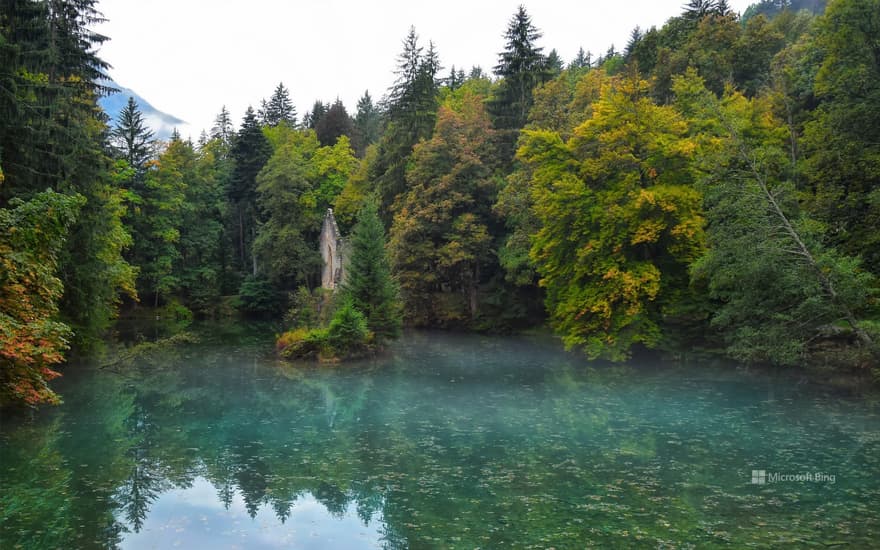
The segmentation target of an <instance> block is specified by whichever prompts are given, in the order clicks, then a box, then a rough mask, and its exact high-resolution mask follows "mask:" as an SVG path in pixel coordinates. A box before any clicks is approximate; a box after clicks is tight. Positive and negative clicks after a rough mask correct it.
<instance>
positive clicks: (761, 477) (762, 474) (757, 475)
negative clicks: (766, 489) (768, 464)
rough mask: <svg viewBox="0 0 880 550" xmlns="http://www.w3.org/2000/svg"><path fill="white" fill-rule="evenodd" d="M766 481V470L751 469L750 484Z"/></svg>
mask: <svg viewBox="0 0 880 550" xmlns="http://www.w3.org/2000/svg"><path fill="white" fill-rule="evenodd" d="M765 483H767V470H752V484H753V485H764V484H765Z"/></svg>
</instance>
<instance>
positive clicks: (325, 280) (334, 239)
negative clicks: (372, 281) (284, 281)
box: [318, 208, 345, 290]
mask: <svg viewBox="0 0 880 550" xmlns="http://www.w3.org/2000/svg"><path fill="white" fill-rule="evenodd" d="M318 246H319V247H320V249H321V258H323V260H324V269H323V270H322V271H321V286H322V287H324V288H327V289H330V290H334V289H335V288H336V287H337V286H339V284H340V283H342V280H343V277H344V276H345V254H344V252H345V251H344V248H345V242H344V240H343V238H342V235H340V234H339V227H338V226H337V225H336V217H335V216H333V209H332V208H328V209H327V214H326V215H325V216H324V225H323V226H322V227H321V238H320V241H319V243H318Z"/></svg>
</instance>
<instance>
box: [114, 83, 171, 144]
mask: <svg viewBox="0 0 880 550" xmlns="http://www.w3.org/2000/svg"><path fill="white" fill-rule="evenodd" d="M103 84H105V85H106V86H109V87H111V88H116V89H117V90H119V91H118V92H116V93H114V94H111V95H108V96H104V97H102V98H100V99H99V100H98V103H99V104H100V105H101V108H103V109H104V112H106V113H107V116H109V117H110V126H113V125H114V124H116V121H117V119H118V118H119V113H120V111H122V109H123V107H125V104H126V103H128V98H129V97H133V98H134V100H135V101H136V102H137V104H138V108H139V109H140V111H141V112H142V113H143V115H144V121H146V123H147V125H149V127H150V129H151V130H153V131H154V132H155V133H156V137H157V138H158V139H168V138H170V137H171V132H172V131H173V130H174V128H178V127H180V126H182V125H184V124H186V121H184V120H181V119H179V118H177V117H176V116H173V115H169V114H168V113H163V112H162V111H160V110H159V109H156V108H155V107H153V106H152V105H151V104H150V102H149V101H147V100H146V99H144V98H143V97H141V96H140V95H138V93H137V92H135V91H134V90H132V89H130V88H125V87H123V86H120V85H119V84H117V83H116V82H114V81H112V80H107V81H106V82H104V83H103Z"/></svg>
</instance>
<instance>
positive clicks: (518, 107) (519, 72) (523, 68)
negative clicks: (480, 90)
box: [490, 6, 546, 129]
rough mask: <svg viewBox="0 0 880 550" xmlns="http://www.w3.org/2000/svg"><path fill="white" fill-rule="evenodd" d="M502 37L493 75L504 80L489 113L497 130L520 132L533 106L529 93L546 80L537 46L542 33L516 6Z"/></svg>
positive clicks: (523, 11)
mask: <svg viewBox="0 0 880 550" xmlns="http://www.w3.org/2000/svg"><path fill="white" fill-rule="evenodd" d="M504 37H505V39H506V40H507V42H506V45H505V49H504V51H503V52H501V53H500V54H499V59H498V65H496V66H495V74H496V75H498V76H500V77H502V78H503V80H502V81H501V82H500V83H499V87H498V89H497V92H496V95H495V96H494V97H493V98H492V100H491V102H490V112H491V113H492V115H493V117H494V120H495V127H496V128H501V129H519V128H522V127H523V126H525V123H526V118H527V117H528V113H529V109H530V108H531V106H532V90H533V89H534V87H535V86H537V85H538V84H539V83H541V82H542V81H543V80H545V75H546V72H545V61H544V56H543V55H542V54H541V51H542V48H540V47H538V46H537V44H536V42H537V40H538V39H539V38H541V33H540V32H538V29H536V28H535V26H534V25H532V19H531V17H529V15H528V14H527V13H526V9H525V7H523V6H519V8H518V9H517V12H516V14H514V16H513V17H512V18H511V20H510V23H509V24H508V26H507V31H506V32H505V34H504Z"/></svg>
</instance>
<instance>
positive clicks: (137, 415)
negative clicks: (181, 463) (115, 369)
mask: <svg viewBox="0 0 880 550" xmlns="http://www.w3.org/2000/svg"><path fill="white" fill-rule="evenodd" d="M142 400H143V397H142V396H136V397H135V400H134V406H133V407H132V412H131V415H130V416H129V417H128V418H127V419H126V420H125V422H124V425H125V427H126V429H127V431H128V441H129V442H130V447H129V448H128V450H127V452H126V455H127V456H128V458H129V462H130V470H129V474H128V477H127V478H126V479H125V481H123V483H122V485H121V486H120V487H119V489H118V490H117V491H116V496H115V498H116V501H117V502H118V503H119V508H120V509H121V511H122V514H123V517H124V518H125V521H126V522H127V523H128V525H129V527H130V528H131V529H133V530H134V532H135V533H138V532H140V530H141V527H142V526H143V524H144V520H146V518H147V514H148V513H149V511H150V505H151V504H152V503H153V502H154V501H155V500H156V499H157V498H158V497H159V495H160V494H162V493H163V492H164V491H167V490H168V489H170V488H171V486H172V485H171V484H170V483H169V481H168V480H167V479H166V472H165V471H164V468H163V466H162V464H161V462H160V461H159V460H158V459H157V458H156V457H154V456H153V452H152V451H153V449H154V447H155V446H156V445H157V444H158V442H157V441H156V433H155V432H156V426H155V425H154V424H153V419H152V416H151V413H150V412H149V410H148V408H147V407H146V406H145V405H144V403H142Z"/></svg>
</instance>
